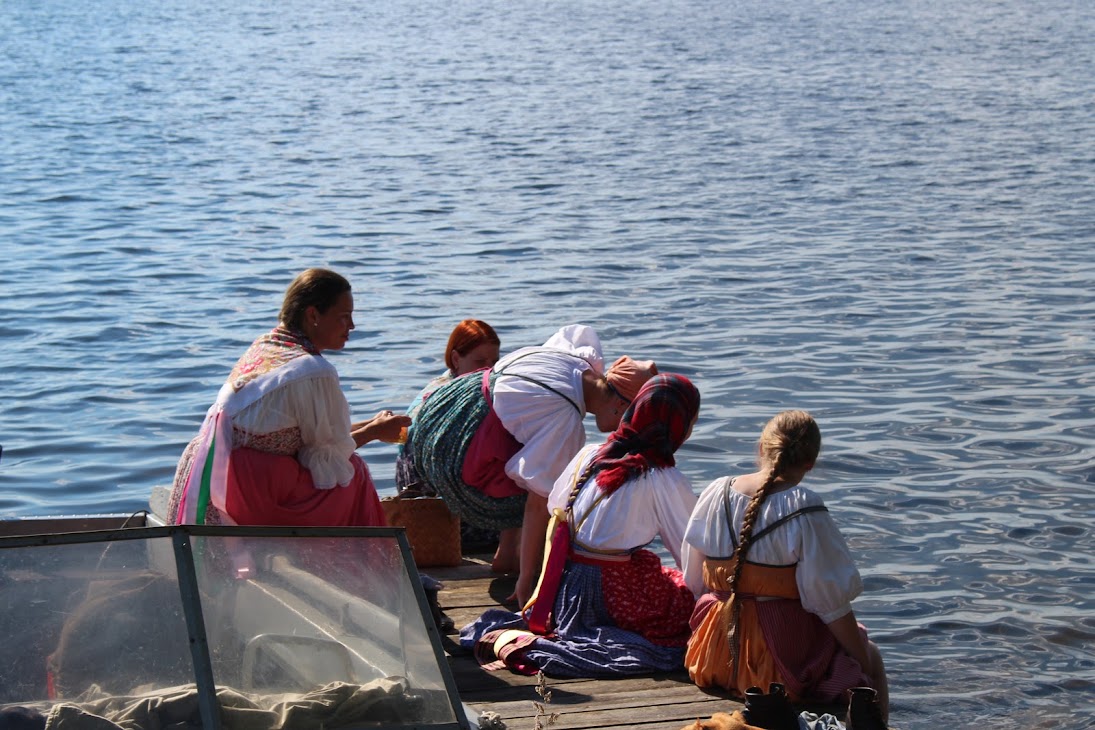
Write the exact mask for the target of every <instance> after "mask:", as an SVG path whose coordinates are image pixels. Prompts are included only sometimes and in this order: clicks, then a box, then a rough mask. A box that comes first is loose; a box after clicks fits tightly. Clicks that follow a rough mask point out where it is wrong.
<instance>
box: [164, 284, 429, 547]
mask: <svg viewBox="0 0 1095 730" xmlns="http://www.w3.org/2000/svg"><path fill="white" fill-rule="evenodd" d="M353 309H354V301H353V296H352V295H351V293H350V284H349V282H348V281H346V279H345V278H343V277H342V276H340V275H339V274H336V273H335V272H333V271H328V270H326V269H308V270H307V271H304V272H303V273H301V274H300V275H299V276H297V278H296V279H294V280H293V282H292V284H290V285H289V288H288V290H287V291H286V293H285V299H284V301H283V303H282V307H281V313H280V316H279V320H280V321H279V324H278V326H277V327H275V328H274V329H273V331H271V332H268V333H267V334H264V335H262V336H261V337H259V338H258V339H257V340H255V342H254V343H253V344H252V345H251V347H250V348H249V349H248V350H247V352H245V353H244V355H243V357H241V358H240V360H239V362H237V363H236V366H235V367H234V368H233V369H232V373H231V374H230V375H229V376H228V380H227V381H226V382H225V384H224V385H223V386H222V387H221V390H220V393H219V394H218V396H217V400H216V402H215V403H214V404H213V405H212V407H211V408H210V409H209V411H208V413H207V414H206V417H205V421H204V423H203V424H202V427H201V431H200V432H199V433H198V435H197V437H195V438H194V439H193V440H192V441H191V442H190V444H189V445H188V446H187V447H186V450H185V451H184V452H183V456H182V458H181V459H180V461H179V465H178V469H177V471H176V474H175V482H174V486H173V489H172V493H171V502H170V506H169V518H170V521H171V522H172V523H175V524H183V523H185V524H203V523H211V524H239V525H306V526H366V527H367V526H379V525H383V524H384V515H383V512H382V511H381V508H380V500H379V498H378V497H377V493H376V488H375V487H374V486H373V481H372V478H371V477H370V475H369V469H368V467H367V466H366V465H365V462H364V461H363V460H362V459H361V457H360V456H358V455H357V454H356V453H354V450H355V449H356V448H357V447H358V446H361V445H363V444H365V443H367V442H369V441H372V440H374V439H380V440H384V441H395V440H396V439H397V438H398V436H399V432H400V430H401V429H402V428H403V427H405V426H407V425H409V424H410V419H409V418H407V417H406V416H397V415H394V414H393V413H392V412H391V411H383V412H381V413H380V414H378V415H377V416H375V417H374V418H372V419H369V420H368V421H362V422H360V423H355V424H351V422H350V406H349V404H348V403H347V401H346V396H345V395H343V393H342V389H341V387H340V386H339V380H338V373H337V371H336V370H335V368H334V366H333V365H332V364H331V363H330V362H328V361H327V360H326V359H324V358H323V356H322V353H323V351H324V350H341V349H342V348H343V347H345V345H346V342H347V340H348V339H349V337H350V331H351V330H352V329H354V320H353Z"/></svg>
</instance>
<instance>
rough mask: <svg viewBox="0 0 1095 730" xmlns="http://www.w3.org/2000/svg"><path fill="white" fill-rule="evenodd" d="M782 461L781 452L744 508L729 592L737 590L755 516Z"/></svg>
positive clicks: (751, 538)
mask: <svg viewBox="0 0 1095 730" xmlns="http://www.w3.org/2000/svg"><path fill="white" fill-rule="evenodd" d="M782 461H783V452H782V451H780V452H779V453H778V454H776V458H775V461H773V462H771V466H770V467H769V469H768V474H767V475H766V476H765V477H764V483H763V484H761V485H760V488H758V489H757V493H756V494H754V495H753V498H752V499H751V500H749V506H748V507H746V508H745V517H743V518H742V522H741V534H740V535H738V546H737V548H736V549H735V550H734V560H735V562H734V574H733V575H732V576H731V577H730V587H729V588H730V592H731V593H735V592H737V589H738V579H739V578H741V570H742V568H743V567H744V566H745V556H746V554H747V553H748V552H749V548H750V547H752V545H753V526H754V525H755V524H756V521H757V515H758V514H760V508H761V505H763V504H764V499H765V498H766V497H767V496H768V489H769V488H770V487H771V486H772V485H773V484H775V481H776V478H777V477H778V476H779V473H780V465H781V462H782Z"/></svg>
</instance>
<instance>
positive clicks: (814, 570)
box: [682, 477, 863, 623]
mask: <svg viewBox="0 0 1095 730" xmlns="http://www.w3.org/2000/svg"><path fill="white" fill-rule="evenodd" d="M749 501H750V497H749V496H748V495H745V494H742V493H741V492H738V491H737V490H735V489H734V488H733V486H732V479H731V478H730V477H722V478H720V479H716V480H715V481H713V482H711V484H709V485H708V486H707V488H706V489H704V490H703V493H702V494H701V495H700V497H699V500H698V501H697V503H696V508H695V509H694V510H693V511H692V516H691V518H690V519H689V521H688V527H687V529H686V530H685V537H684V545H683V547H682V552H683V553H684V576H685V581H686V582H687V583H688V587H689V588H691V589H692V591H693V592H694V593H695V594H696V595H697V596H698V595H701V594H702V593H703V591H704V590H705V588H704V585H703V561H704V558H705V557H707V556H711V557H718V558H728V557H730V556H731V555H733V553H734V547H735V545H736V540H737V537H738V535H740V534H741V525H742V520H743V518H744V516H745V509H746V508H747V507H748V506H749ZM823 505H824V502H823V501H822V499H821V497H820V496H819V495H818V494H816V493H815V492H813V491H811V490H809V489H807V488H806V487H803V486H795V487H791V488H790V489H786V490H783V491H779V492H774V493H772V494H770V495H769V496H768V498H767V499H766V500H765V501H764V504H763V505H762V506H761V510H760V514H759V515H758V517H757V521H756V524H755V526H754V532H756V531H759V530H762V529H764V527H765V526H766V525H769V524H772V523H774V522H775V521H776V520H779V519H780V518H782V517H784V516H786V515H789V514H791V513H793V512H797V511H799V510H801V509H803V508H807V507H817V506H823ZM731 535H733V539H732V538H731ZM747 560H749V562H752V563H761V564H764V565H794V564H797V566H798V568H797V570H796V573H795V575H796V580H797V582H798V590H799V595H800V598H801V601H802V607H803V608H805V609H806V610H807V611H809V612H810V613H813V614H816V615H817V616H818V617H819V618H820V619H821V620H822V621H824V622H825V623H831V622H832V621H835V620H836V619H838V618H840V617H841V616H843V615H844V614H846V613H848V612H849V611H851V610H852V599H854V598H855V597H856V596H858V595H859V594H860V593H861V592H862V591H863V582H862V580H861V579H860V576H859V571H858V570H857V569H856V566H855V561H854V560H853V559H852V555H851V553H850V551H849V550H848V545H847V543H846V542H845V541H844V537H843V535H841V534H840V530H839V529H838V528H837V526H836V523H835V522H833V518H832V517H831V516H830V515H829V513H828V512H827V511H815V512H807V513H805V514H800V515H798V516H797V517H795V518H793V519H791V520H789V521H788V522H786V523H784V524H782V525H780V526H779V527H777V528H776V529H775V530H773V531H772V532H771V533H769V534H767V535H765V536H763V537H761V538H760V539H759V540H757V541H756V542H754V543H753V544H752V547H750V549H749V555H748V557H747Z"/></svg>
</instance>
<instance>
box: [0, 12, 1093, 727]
mask: <svg viewBox="0 0 1095 730" xmlns="http://www.w3.org/2000/svg"><path fill="white" fill-rule="evenodd" d="M0 38H2V39H3V40H2V42H0V250H2V253H3V260H4V265H3V266H0V325H2V327H0V383H2V385H0V394H2V397H0V407H2V413H3V418H2V419H0V445H2V447H3V453H2V457H0V518H2V517H19V516H27V515H34V514H73V513H88V512H115V513H122V512H131V511H134V510H139V509H142V508H144V507H145V506H146V503H147V496H148V493H149V490H150V489H151V488H152V487H153V486H156V485H166V484H169V483H170V481H171V478H172V475H173V473H174V468H175V463H176V461H177V459H178V456H179V454H180V453H181V451H182V448H183V446H184V445H185V444H186V442H187V441H188V440H189V439H190V438H191V437H192V436H193V435H194V433H195V432H196V430H197V428H198V426H199V424H200V422H201V419H202V416H203V414H204V412H205V410H206V408H207V407H208V406H209V404H210V403H211V402H212V400H213V398H214V396H215V394H216V391H217V389H218V388H219V386H220V383H221V382H222V381H223V379H224V378H225V377H226V375H227V373H228V371H229V370H230V369H231V367H232V365H233V364H234V363H235V361H236V359H237V358H238V357H239V355H240V354H241V353H242V352H243V350H244V349H245V348H246V346H247V345H248V344H249V343H250V342H251V340H252V339H253V338H254V337H255V336H257V335H258V334H260V333H262V332H263V331H265V330H267V329H269V328H270V327H272V326H273V325H274V324H275V323H276V317H277V311H278V308H279V306H280V302H281V296H282V293H283V292H284V289H285V286H286V285H287V284H288V282H289V281H290V280H291V279H292V277H293V276H294V275H295V274H296V273H297V272H298V271H300V270H301V269H303V268H306V267H308V266H313V265H322V266H329V267H331V268H334V269H336V270H338V271H340V272H341V273H343V274H344V275H346V276H347V277H348V278H349V279H350V280H351V282H352V284H353V286H354V295H355V301H356V307H357V311H356V320H357V330H356V331H355V332H354V333H353V335H352V337H351V340H350V344H349V346H348V347H347V348H346V349H345V350H344V351H342V352H339V353H333V354H331V356H330V357H331V360H332V361H333V362H334V364H335V365H336V367H337V368H338V370H339V372H340V375H341V377H342V382H343V387H344V389H345V391H346V394H347V397H348V398H349V401H350V404H351V407H352V409H353V412H354V415H355V417H358V418H364V417H367V416H369V415H372V414H373V413H375V412H376V411H378V410H381V409H385V408H393V409H398V408H401V407H405V406H406V404H407V403H409V402H410V400H411V399H412V398H413V396H414V395H415V394H416V393H417V392H418V390H419V389H420V388H421V387H422V386H423V385H424V384H425V383H426V382H427V381H428V380H429V379H430V378H431V377H433V376H434V375H436V374H437V373H438V372H440V370H441V369H442V367H443V366H442V363H441V350H442V348H443V346H444V342H445V338H446V337H447V335H448V332H449V330H450V329H451V327H452V326H453V325H454V324H455V323H456V322H457V321H459V320H460V319H463V318H465V317H477V318H480V319H484V320H486V321H488V322H490V323H491V324H492V325H494V326H495V328H496V329H497V330H498V332H499V333H500V335H501V338H502V341H503V350H507V349H513V348H517V347H520V346H523V345H528V344H537V343H540V342H542V341H543V340H544V339H546V338H547V337H548V336H549V335H550V334H551V333H552V332H553V331H554V330H555V329H556V328H557V327H559V326H561V325H564V324H568V323H572V322H583V323H586V324H589V325H592V326H594V327H595V328H596V329H597V330H598V332H599V333H600V335H601V337H602V339H603V341H604V344H605V350H606V356H607V357H608V359H609V360H611V359H614V358H615V357H616V356H617V355H620V354H624V353H627V354H631V355H633V356H635V357H643V358H653V359H655V360H656V361H657V362H658V363H659V367H660V368H661V369H662V370H663V371H670V370H671V371H677V372H681V373H684V374H685V375H687V376H688V377H690V378H692V379H693V380H694V382H695V383H696V384H697V386H698V387H699V389H700V391H701V394H702V398H703V405H702V408H701V415H700V420H699V423H698V424H697V426H696V428H695V431H694V434H693V436H692V438H691V439H690V440H689V442H688V443H686V444H685V446H684V447H683V449H682V450H681V452H680V453H679V465H680V466H681V468H682V470H683V471H684V472H685V474H686V475H688V476H689V478H690V479H691V480H692V483H693V485H694V487H695V489H696V491H697V492H698V491H699V490H701V489H702V488H703V487H704V486H706V484H708V483H709V482H710V481H711V480H713V479H715V478H717V477H719V476H722V475H724V474H734V473H741V472H743V471H745V470H747V469H750V468H751V466H752V460H753V454H754V450H755V441H756V438H757V436H758V434H759V432H760V429H761V427H762V426H763V424H764V422H765V421H766V420H767V419H768V418H769V417H771V416H772V415H774V414H775V413H776V412H778V411H780V410H783V409H785V408H805V409H807V410H810V411H811V412H813V413H814V415H815V416H816V417H817V419H818V421H819V424H820V426H821V429H822V435H823V440H824V444H823V452H822V457H821V459H820V461H819V464H818V468H817V469H816V470H815V471H814V472H813V473H811V475H810V476H809V478H808V480H807V484H808V486H811V487H812V488H814V489H816V490H817V491H819V492H820V493H821V494H823V496H824V497H825V499H826V501H827V503H828V504H829V507H830V510H831V511H832V513H833V516H834V518H835V519H836V520H837V523H838V524H839V525H840V527H841V529H842V530H843V531H844V533H845V535H846V536H847V538H848V541H849V544H850V545H851V547H852V551H853V553H854V555H855V556H856V558H857V561H858V563H859V566H860V571H861V573H862V574H863V576H864V579H865V585H866V590H865V591H864V593H863V595H862V596H861V597H860V598H859V599H857V600H856V602H855V609H856V612H857V616H858V617H859V619H860V620H861V621H862V622H863V623H864V624H865V625H866V626H867V627H868V630H869V632H870V634H871V637H872V638H873V639H874V640H875V641H876V642H877V643H878V644H879V645H880V648H881V649H882V652H883V655H884V657H885V659H886V663H887V668H888V670H889V674H890V681H891V690H892V693H893V703H894V705H893V717H892V723H891V724H892V726H894V727H897V728H934V727H948V728H958V727H1054V728H1087V727H1095V723H1093V721H1092V719H1091V718H1092V715H1093V711H1095V699H1093V698H1095V691H1093V690H1095V654H1093V652H1092V646H1095V618H1093V617H1095V610H1093V609H1095V572H1093V571H1092V560H1091V556H1092V555H1093V554H1095V534H1093V528H1092V526H1091V519H1092V515H1093V513H1095V495H1093V485H1095V458H1093V455H1095V449H1093V448H1092V443H1093V439H1095V375H1093V373H1095V367H1093V366H1095V346H1093V342H1092V333H1093V331H1095V327H1093V325H1092V322H1095V295H1093V293H1092V292H1093V283H1095V43H1092V42H1091V41H1092V38H1095V6H1092V5H1091V4H1090V3H1081V2H1070V1H1069V0H1049V1H1048V2H1042V3H1037V4H1034V3H1025V2H1021V1H1020V0H999V1H998V2H992V3H980V4H968V3H958V2H946V1H944V0H930V1H929V2H926V3H918V4H913V5H906V4H897V3H874V4H861V3H855V2H851V1H850V0H832V1H830V2H821V1H811V0H792V2H789V3H783V4H775V5H773V4H765V5H750V4H741V3H716V2H704V1H701V0H680V1H679V2H668V3H648V2H629V3H623V2H619V1H618V0H603V1H600V0H599V1H598V2H592V3H576V2H563V3H556V4H544V3H532V2H527V1H526V0H515V1H514V2H505V3H503V2H497V1H494V2H492V1H489V0H488V1H487V2H476V3H472V2H467V0H455V1H454V2H446V3H438V2H425V3H406V2H400V1H396V2H391V3H364V2H340V3H336V2H328V1H327V0H310V1H309V2H301V1H300V0H288V1H287V2H282V3H277V4H274V5H269V4H265V5H264V4H262V3H256V2H252V0H241V2H238V3H232V4H228V5H224V4H215V3H210V2H205V1H204V0H168V1H167V2H164V3H157V4H137V3H123V2H119V1H118V0H104V1H103V2H100V3H84V2H58V1H57V0H43V1H41V2H29V0H15V1H14V2H7V3H4V4H3V5H0ZM590 437H591V438H595V437H596V434H595V433H594V432H593V430H592V424H590ZM361 453H362V455H363V456H364V457H365V459H366V461H368V462H369V464H370V467H371V469H372V471H373V475H374V477H375V478H376V480H377V483H378V486H379V488H380V490H381V491H382V492H384V493H390V492H391V491H392V489H393V488H392V472H393V463H394V456H395V450H394V447H391V446H388V445H380V444H369V445H367V446H365V447H364V448H362V449H361Z"/></svg>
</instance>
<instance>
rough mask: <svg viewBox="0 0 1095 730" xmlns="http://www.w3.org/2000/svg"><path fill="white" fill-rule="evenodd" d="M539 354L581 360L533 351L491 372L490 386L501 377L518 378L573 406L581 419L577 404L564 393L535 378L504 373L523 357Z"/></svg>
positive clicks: (546, 349)
mask: <svg viewBox="0 0 1095 730" xmlns="http://www.w3.org/2000/svg"><path fill="white" fill-rule="evenodd" d="M541 352H556V353H558V354H560V355H566V356H567V357H573V358H574V359H575V360H582V358H580V357H578V356H577V355H572V354H570V353H569V352H563V351H562V350H552V349H549V348H542V349H539V350H533V351H531V352H526V353H525V354H523V355H520V356H518V357H515V358H513V360H511V361H509V362H508V363H506V365H505V367H503V368H502V369H501V370H496V371H494V372H492V373H491V376H490V381H491V386H493V385H494V381H495V380H497V379H498V378H500V377H502V376H503V375H506V376H509V377H511V378H520V379H521V380H524V381H527V382H529V383H533V384H535V385H539V386H540V387H541V388H543V389H544V390H547V391H550V392H552V393H554V394H555V395H557V396H559V397H560V398H562V399H563V400H565V401H566V402H567V403H569V404H570V405H572V406H574V410H575V411H577V412H578V416H579V417H581V416H582V409H581V408H580V407H579V406H578V404H577V403H575V402H574V400H573V399H572V398H571V397H570V396H568V395H566V394H565V393H560V392H559V391H558V390H556V389H555V388H552V387H551V386H550V385H548V384H547V383H544V382H541V381H539V380H537V379H536V378H532V377H529V376H528V375H521V374H520V373H507V372H506V368H508V367H509V366H510V365H513V363H515V362H517V361H518V360H521V359H523V358H525V357H528V356H529V355H535V354H537V353H541ZM582 362H585V361H584V360H582Z"/></svg>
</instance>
